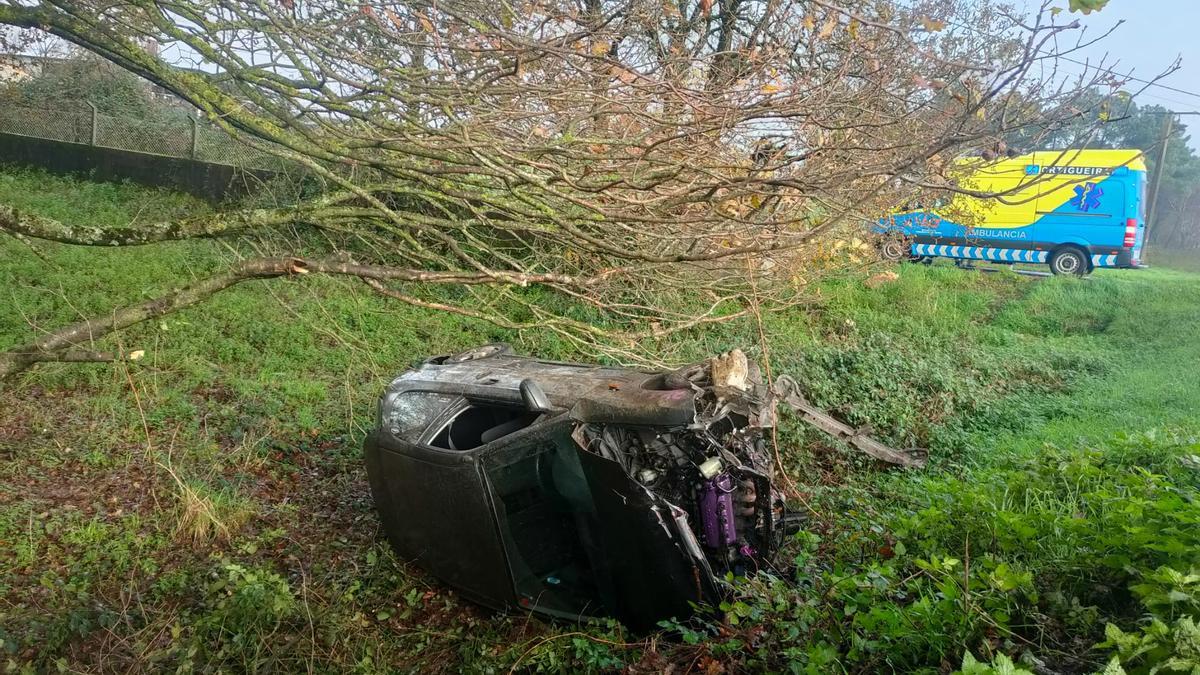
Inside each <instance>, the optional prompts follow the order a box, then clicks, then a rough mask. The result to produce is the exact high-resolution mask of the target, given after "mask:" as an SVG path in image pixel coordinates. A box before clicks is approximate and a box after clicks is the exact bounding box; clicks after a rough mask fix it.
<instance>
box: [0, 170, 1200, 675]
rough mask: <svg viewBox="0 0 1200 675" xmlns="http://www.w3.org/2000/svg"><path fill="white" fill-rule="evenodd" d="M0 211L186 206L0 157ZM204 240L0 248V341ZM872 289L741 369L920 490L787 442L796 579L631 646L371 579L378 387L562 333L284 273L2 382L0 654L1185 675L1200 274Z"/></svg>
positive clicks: (331, 663) (412, 577) (383, 550)
mask: <svg viewBox="0 0 1200 675" xmlns="http://www.w3.org/2000/svg"><path fill="white" fill-rule="evenodd" d="M0 202H5V203H14V204H16V205H18V206H19V207H22V208H29V209H32V210H35V211H38V212H41V213H45V214H46V215H50V216H54V217H58V218H63V219H70V220H84V219H87V220H90V221H92V222H101V223H103V222H111V223H125V222H129V221H131V220H143V219H154V220H158V219H160V218H162V217H166V216H169V215H170V214H172V213H181V212H187V211H190V210H194V209H201V208H204V207H203V206H201V205H199V204H197V203H194V202H192V201H191V200H188V199H186V198H183V197H180V196H178V195H174V194H169V193H163V192H155V191H150V190H146V189H142V188H137V187H132V186H124V185H119V186H113V185H100V184H93V183H88V182H86V181H79V180H71V179H62V178H54V177H50V176H47V175H44V174H40V173H35V172H27V171H16V170H8V171H4V172H0ZM236 253H237V250H236V244H229V243H225V242H219V241H198V242H184V243H177V244H169V245H159V246H153V247H146V248H127V249H90V248H81V247H72V246H64V245H56V244H47V243H42V242H35V243H33V244H28V243H26V242H22V241H19V240H17V239H14V238H12V237H6V236H3V235H0V293H2V294H3V297H2V298H0V349H3V348H8V347H12V346H15V345H18V344H21V343H24V342H27V341H28V340H30V339H31V338H32V337H34V336H36V335H37V334H38V332H39V331H43V330H49V329H52V328H54V327H57V326H61V325H63V324H66V323H69V322H72V321H75V320H78V319H80V318H82V317H86V316H91V315H95V314H97V313H100V312H104V311H107V310H109V309H111V308H112V307H114V306H116V305H120V304H125V303H131V302H136V301H139V300H142V299H145V298H149V297H153V296H154V295H155V294H157V293H161V292H164V291H166V290H169V289H170V288H172V287H173V286H176V285H179V284H181V283H185V282H186V281H187V280H188V279H190V278H193V277H196V276H202V275H204V274H206V273H209V272H211V271H214V270H216V269H219V268H220V267H221V265H222V264H224V263H225V262H228V260H230V259H231V257H232V256H234V255H236ZM900 272H901V276H900V278H899V279H898V280H897V281H895V282H892V283H889V284H885V285H883V286H881V287H880V288H878V289H874V290H872V289H869V288H867V287H866V286H864V285H863V283H862V278H860V277H846V278H841V279H832V280H829V281H827V282H825V283H823V284H822V286H821V289H820V291H821V292H820V295H819V296H818V301H817V302H816V303H815V304H814V306H812V307H811V308H809V309H806V310H803V311H800V310H796V311H794V312H791V313H789V314H786V315H775V316H768V317H767V319H766V326H765V329H766V333H767V335H768V337H769V344H770V348H771V356H772V362H773V363H772V365H773V370H774V372H787V373H790V374H792V375H793V376H795V377H796V378H797V380H799V381H800V382H801V383H802V385H803V387H804V389H805V394H806V395H807V396H808V397H809V398H810V399H811V400H813V401H814V402H815V403H817V404H819V405H822V406H825V407H827V408H829V409H831V410H833V411H835V412H836V413H837V414H838V415H840V416H841V417H843V418H844V419H846V420H847V421H849V422H850V423H852V424H856V425H858V424H870V425H872V426H873V427H874V428H875V429H876V430H877V433H878V434H879V435H880V436H882V437H884V438H885V439H886V440H888V441H890V442H892V443H895V444H899V445H906V446H912V445H919V446H923V447H926V448H928V449H929V451H930V454H931V457H932V462H931V466H930V468H929V469H927V470H925V471H922V472H908V473H897V472H881V471H879V470H877V468H876V467H871V466H868V465H867V464H866V463H865V462H864V461H863V460H862V459H861V458H860V457H857V456H855V455H853V454H851V453H849V452H848V451H846V450H845V449H844V448H840V447H838V446H836V445H834V444H831V443H829V442H828V441H827V440H825V439H823V438H820V437H817V436H816V435H814V434H812V433H810V432H807V431H805V430H803V429H801V428H800V427H798V426H797V425H795V424H793V423H790V422H785V424H784V426H783V428H782V433H781V434H780V440H781V444H782V447H781V451H782V454H783V457H784V460H785V462H786V464H787V466H788V468H789V470H790V472H791V473H792V475H793V477H794V478H795V480H797V481H798V482H799V483H800V485H801V486H802V488H803V491H804V495H803V500H801V501H800V502H798V504H797V508H800V509H802V510H805V511H807V512H808V513H809V523H810V525H809V527H808V530H807V531H806V532H803V533H801V535H800V536H798V537H797V538H796V540H795V541H794V542H792V543H791V544H790V545H789V548H788V552H787V557H788V561H789V562H791V563H794V574H793V575H792V577H791V578H788V579H786V580H785V579H772V578H769V577H761V576H760V577H758V578H756V579H752V580H741V581H738V582H736V585H737V588H736V593H735V597H734V598H732V599H731V600H730V602H729V603H726V604H725V605H723V606H722V607H719V608H712V609H711V611H708V612H706V613H704V614H702V615H701V616H700V618H699V619H697V620H696V621H693V622H689V623H688V624H686V625H668V626H664V628H663V630H662V631H661V632H660V633H658V634H655V635H652V636H635V635H631V634H629V633H627V632H625V631H624V629H623V628H621V627H620V626H619V625H615V624H611V625H592V626H582V627H581V626H573V625H567V624H558V625H555V624H548V623H544V622H542V621H540V620H537V619H534V618H531V617H528V616H524V615H520V614H510V615H497V614H494V613H491V612H488V611H485V610H482V609H480V608H477V607H475V606H473V605H471V604H470V603H467V602H465V601H462V600H460V599H459V598H457V597H456V595H455V594H454V593H453V592H451V591H449V590H447V589H446V588H445V587H443V586H441V585H439V584H438V583H437V582H436V581H434V580H432V579H430V578H429V577H427V576H425V575H423V574H422V573H420V572H418V571H416V570H415V569H412V568H410V567H408V566H406V565H404V564H401V563H399V562H398V561H397V560H396V559H395V558H394V557H393V556H392V554H391V553H390V551H389V549H388V547H387V546H386V544H385V543H384V542H383V540H382V538H381V534H380V532H379V528H378V524H377V522H376V520H375V517H374V514H373V511H372V505H371V501H370V496H369V494H368V491H367V487H366V481H365V475H364V471H363V467H362V464H361V461H360V449H359V444H360V442H361V439H362V437H363V436H364V434H365V433H366V430H367V428H368V426H369V425H370V424H371V419H372V415H373V405H374V400H375V397H376V396H377V394H378V392H379V390H380V389H381V387H382V386H383V385H384V383H385V382H386V381H387V380H388V379H389V378H390V377H392V376H393V375H395V374H396V373H398V372H399V371H400V370H402V369H403V368H405V367H406V366H407V365H408V364H409V363H411V362H413V361H414V360H416V359H419V358H421V357H423V356H425V355H428V354H433V353H443V352H447V351H456V350H460V349H462V348H465V347H468V346H472V345H475V344H478V343H482V342H490V341H497V340H503V341H508V342H510V343H512V344H513V345H514V346H515V347H516V348H517V349H518V350H519V351H521V352H525V353H532V354H538V355H540V356H545V357H551V358H581V357H583V356H584V355H580V354H578V353H574V352H573V351H571V347H570V346H569V345H567V344H565V343H563V342H560V341H556V340H554V339H553V338H548V337H547V336H546V335H544V334H541V333H539V332H537V331H529V332H511V331H505V330H501V329H498V328H496V327H494V326H491V325H489V324H484V323H479V322H472V321H467V320H464V319H462V318H460V317H457V316H449V315H444V314H439V313H436V312H432V311H428V310H421V309H414V308H412V307H407V306H403V305H399V304H397V303H395V302H394V301H389V300H386V299H383V298H380V297H378V296H376V295H374V294H372V293H371V292H370V291H369V289H366V288H365V287H363V286H362V285H361V284H354V283H350V282H348V281H344V280H337V279H329V278H298V279H281V280H274V281H255V282H248V283H246V284H242V285H240V286H237V287H235V288H233V289H231V290H229V291H226V292H224V293H222V294H220V295H219V296H217V297H215V298H214V299H212V300H211V301H209V302H206V303H203V304H201V305H197V306H195V307H192V308H190V309H188V310H186V311H183V312H181V313H178V314H175V315H171V316H168V317H166V318H165V320H163V321H157V322H152V323H146V324H142V325H139V326H137V327H135V328H133V329H131V330H128V331H126V332H124V333H123V334H121V335H120V336H119V337H113V338H109V339H107V340H105V341H104V342H103V343H102V345H101V346H104V347H109V348H116V347H120V348H123V349H126V350H132V349H143V350H145V351H146V356H145V358H144V359H142V360H140V361H138V362H135V363H129V364H43V365H40V366H38V367H37V368H36V369H34V370H31V371H29V372H27V373H25V374H22V375H20V376H19V377H18V378H16V379H15V380H14V381H12V382H10V383H8V385H7V386H6V387H5V388H4V389H3V390H0V457H2V458H3V459H4V461H3V463H0V667H2V668H4V669H6V671H17V672H20V671H30V672H38V671H45V670H53V669H55V668H61V669H65V670H69V671H100V670H131V669H134V670H167V669H170V670H179V671H181V672H188V671H191V670H203V671H221V670H223V671H230V672H232V671H243V670H285V671H292V670H320V671H330V670H338V671H341V670H354V671H361V672H393V671H408V670H420V671H443V670H444V671H458V670H460V669H466V670H472V671H485V672H494V671H507V670H511V669H515V670H545V671H559V670H580V669H582V670H615V669H621V668H627V669H629V670H631V671H635V672H649V671H655V672H657V671H661V670H663V669H665V668H667V667H668V666H672V667H674V668H675V669H676V670H689V669H691V670H706V671H711V672H720V669H722V668H724V669H726V670H739V669H742V670H747V669H749V670H776V671H790V672H812V673H825V672H880V671H884V672H891V671H900V672H914V671H924V672H930V673H933V672H949V671H952V670H956V669H959V668H963V669H964V670H965V671H966V672H981V673H982V672H1005V671H1004V669H1005V668H1006V667H1007V666H1006V663H1007V659H1009V658H1011V659H1013V660H1016V661H1017V662H1018V666H1019V667H1022V668H1026V669H1028V670H1031V671H1033V670H1037V669H1038V668H1049V669H1053V670H1056V671H1059V672H1090V671H1093V670H1097V669H1103V668H1104V666H1105V665H1106V664H1107V663H1109V661H1110V659H1112V658H1113V657H1114V656H1115V657H1117V658H1118V659H1119V660H1120V661H1121V662H1122V663H1123V664H1124V667H1125V668H1126V669H1127V671H1128V672H1131V673H1133V672H1146V671H1148V669H1149V668H1150V667H1152V666H1153V665H1155V664H1159V665H1161V664H1164V663H1171V664H1173V666H1174V667H1176V668H1177V670H1179V671H1182V672H1188V671H1189V670H1190V668H1191V667H1193V666H1195V665H1196V664H1197V663H1200V648H1198V647H1197V645H1200V631H1197V629H1196V627H1195V624H1194V623H1191V617H1194V616H1197V615H1200V576H1196V574H1197V573H1200V500H1198V499H1197V498H1198V496H1200V495H1198V491H1200V445H1198V444H1197V441H1196V438H1197V434H1200V377H1197V376H1196V364H1197V363H1200V275H1197V274H1193V273H1189V272H1184V271H1175V270H1173V269H1169V268H1166V267H1157V266H1156V267H1155V268H1154V269H1152V270H1144V271H1136V272H1126V271H1104V272H1100V273H1097V274H1095V275H1094V276H1093V277H1092V278H1090V279H1085V280H1076V279H1030V278H1024V277H1018V276H1015V275H1011V274H981V273H974V272H965V271H961V270H957V269H954V268H952V267H949V266H942V265H935V266H933V267H924V266H906V267H903V268H901V269H900ZM733 347H743V348H746V349H747V351H749V352H751V353H752V354H759V353H760V345H759V341H758V337H757V332H756V329H755V328H754V327H753V325H750V324H730V325H725V326H721V327H719V328H717V329H714V330H710V331H706V332H704V333H696V334H691V335H685V336H681V337H679V338H676V339H673V340H672V341H671V342H670V343H662V344H653V345H646V348H647V349H652V350H655V351H656V352H657V353H661V354H666V355H668V357H669V359H670V360H672V361H686V360H688V359H694V358H700V357H703V356H706V355H708V354H711V353H715V352H719V351H724V350H728V349H730V348H733ZM1098 645H1101V646H1098ZM1171 659H1174V661H1172V660H1171ZM1189 659H1190V661H1189ZM975 661H978V663H975V665H971V664H972V663H974V662H975ZM964 663H965V664H966V666H964ZM1112 672H1117V671H1115V670H1114V671H1112ZM1160 672H1170V671H1160Z"/></svg>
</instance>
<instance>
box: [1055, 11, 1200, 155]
mask: <svg viewBox="0 0 1200 675" xmlns="http://www.w3.org/2000/svg"><path fill="white" fill-rule="evenodd" d="M1060 2H1061V4H1062V6H1064V7H1065V6H1066V4H1067V0H1060ZM1064 15H1065V14H1064ZM1064 15H1060V18H1061V16H1064ZM1075 16H1076V17H1078V18H1079V20H1080V23H1082V24H1083V25H1084V26H1086V27H1087V32H1088V34H1089V35H1099V34H1101V33H1103V32H1104V31H1105V30H1108V29H1109V28H1111V27H1112V26H1114V25H1115V24H1117V22H1119V21H1123V23H1122V24H1121V25H1120V26H1119V27H1117V29H1116V31H1115V32H1114V33H1113V34H1112V35H1111V36H1109V37H1108V38H1107V39H1105V40H1103V41H1102V42H1101V43H1099V44H1097V45H1093V46H1092V47H1089V48H1088V49H1087V50H1086V51H1085V52H1084V53H1082V54H1081V55H1079V56H1081V57H1083V58H1078V60H1080V61H1084V60H1091V61H1098V60H1099V59H1100V58H1101V57H1103V56H1105V54H1107V55H1108V61H1109V63H1110V64H1111V63H1113V62H1114V61H1115V63H1116V66H1115V67H1114V69H1115V70H1117V71H1120V72H1121V73H1128V72H1129V71H1130V69H1132V70H1133V76H1134V77H1140V78H1142V79H1145V80H1150V79H1154V77H1155V76H1156V75H1158V74H1159V73H1161V72H1162V71H1163V70H1164V69H1166V68H1167V67H1169V66H1170V65H1171V63H1172V62H1173V61H1174V60H1175V59H1176V58H1177V57H1179V58H1181V59H1182V66H1181V67H1180V69H1179V70H1178V71H1176V72H1175V73H1173V74H1171V75H1169V76H1168V77H1166V78H1165V79H1164V80H1162V81H1161V83H1162V84H1164V85H1166V86H1168V87H1173V88H1175V89H1181V90H1183V91H1185V92H1195V93H1182V92H1180V91H1171V90H1169V89H1165V88H1163V87H1150V88H1149V89H1147V90H1146V92H1145V93H1143V94H1141V95H1140V96H1139V97H1138V99H1137V100H1138V103H1140V104H1145V105H1162V106H1165V107H1167V108H1169V109H1171V110H1176V111H1184V110H1200V0H1109V3H1108V6H1106V7H1105V8H1104V9H1103V10H1102V11H1099V12H1094V13H1092V14H1090V15H1088V16H1082V15H1078V14H1076V15H1075ZM1067 65H1068V66H1071V65H1073V64H1067ZM1074 67H1075V68H1077V70H1078V71H1082V70H1083V66H1074ZM1136 84H1137V83H1131V87H1133V86H1136ZM1181 121H1182V122H1183V123H1184V124H1187V125H1188V127H1189V132H1190V135H1191V146H1192V147H1193V148H1197V149H1200V117H1183V118H1181Z"/></svg>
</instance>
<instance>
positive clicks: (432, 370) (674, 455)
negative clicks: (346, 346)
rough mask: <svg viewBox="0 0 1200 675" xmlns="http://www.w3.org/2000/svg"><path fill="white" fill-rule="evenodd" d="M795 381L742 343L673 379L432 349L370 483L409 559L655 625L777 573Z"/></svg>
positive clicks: (498, 593) (392, 422) (535, 605)
mask: <svg viewBox="0 0 1200 675" xmlns="http://www.w3.org/2000/svg"><path fill="white" fill-rule="evenodd" d="M781 380H784V382H783V383H782V385H783V386H779V387H776V388H775V389H774V390H768V389H767V388H766V387H765V386H764V385H763V384H762V382H761V379H760V378H759V377H758V373H757V368H756V367H755V366H754V364H752V363H750V362H748V361H747V360H746V358H745V356H744V355H742V354H741V352H737V351H735V352H732V353H730V354H726V355H722V356H721V357H717V358H714V359H711V360H709V361H707V362H705V363H703V364H699V365H695V366H691V367H688V368H684V369H681V370H677V371H671V372H652V371H639V370H630V369H624V368H610V367H601V366H595V365H582V364H573V363H560V362H551V361H540V360H537V359H532V358H525V357H519V356H516V355H514V354H513V353H512V352H511V350H510V349H509V348H508V347H507V346H505V345H485V346H483V347H480V348H477V349H473V350H470V351H467V352H463V353H461V354H456V355H447V356H437V357H433V358H430V359H427V360H426V361H424V362H423V363H421V364H420V365H419V366H417V367H415V368H413V369H411V370H408V371H407V372H405V373H403V374H401V375H400V376H399V377H398V378H396V379H395V380H394V381H393V382H392V383H391V384H390V385H389V386H388V388H387V390H386V391H385V393H384V395H383V397H382V399H381V401H380V406H379V420H378V427H377V428H376V429H375V430H374V431H373V432H372V433H371V434H370V435H369V437H368V438H367V440H366V460H367V472H368V476H369V478H370V483H371V491H372V494H373V496H374V499H375V504H376V507H377V509H378V511H379V516H380V519H381V521H382V523H383V527H384V530H385V532H386V533H387V536H388V538H389V540H390V541H391V543H392V545H393V547H394V548H395V549H396V551H397V553H398V554H399V555H400V556H401V557H402V558H403V559H405V560H408V561H411V562H415V563H416V564H418V565H420V566H421V567H424V568H425V569H427V570H428V571H429V572H430V573H432V574H433V575H434V576H437V577H439V578H440V579H442V580H444V581H445V582H446V583H448V584H450V585H452V586H454V587H455V588H457V589H458V590H459V591H460V592H462V593H463V595H465V596H467V597H469V598H471V599H473V600H475V601H477V602H479V603H481V604H484V605H487V606H491V607H496V608H505V607H522V608H526V609H529V610H532V611H535V612H538V613H541V614H544V615H549V616H555V617H562V618H569V619H579V618H586V617H599V616H612V617H616V618H618V619H620V620H621V621H623V622H624V623H626V624H627V625H629V626H630V627H632V628H634V629H643V628H649V627H652V626H654V625H655V624H656V622H658V621H659V620H661V619H664V618H668V617H684V616H686V615H688V614H689V613H690V612H691V611H692V608H693V606H694V603H715V602H717V601H719V600H720V597H721V584H722V582H721V581H720V580H721V579H722V578H723V577H724V576H725V573H726V572H732V573H734V574H738V575H743V574H749V573H753V572H755V571H758V570H762V569H770V568H771V565H772V556H773V554H774V553H775V551H776V550H777V548H778V547H779V545H780V543H781V539H782V537H783V536H784V535H785V533H786V532H787V531H788V530H789V529H791V528H792V527H793V522H792V519H791V518H790V517H789V516H788V515H787V512H786V509H785V505H784V501H783V499H782V496H781V495H780V494H779V492H778V490H777V489H776V488H775V487H774V485H773V482H772V466H773V465H772V461H771V458H770V456H769V452H768V450H767V447H766V444H765V442H764V433H763V431H764V429H769V428H770V427H771V426H772V425H773V424H774V413H775V407H776V403H777V402H778V401H779V400H784V401H788V402H789V403H791V404H792V405H793V407H796V406H797V404H800V405H801V406H806V405H807V404H806V403H804V402H803V400H802V398H801V397H799V395H798V393H796V392H795V391H794V387H793V386H791V385H792V384H793V383H790V382H788V381H786V379H785V378H781ZM776 384H777V385H778V384H780V382H777V383H776ZM797 409H798V410H800V412H801V415H802V418H805V419H809V421H810V422H812V423H814V424H817V426H820V427H822V428H825V430H826V431H829V432H830V433H835V434H838V435H841V436H842V437H843V438H844V439H846V440H848V441H849V442H851V443H852V444H855V445H858V446H860V447H861V448H862V449H864V450H866V451H867V452H871V454H875V455H876V456H878V457H880V458H881V459H887V460H889V461H896V462H898V463H902V464H905V463H908V464H912V463H916V462H917V460H910V458H909V457H908V456H907V455H904V454H903V453H897V451H893V450H891V449H890V448H887V447H886V446H882V445H881V444H878V443H877V442H875V441H873V440H870V439H869V438H867V437H865V436H862V435H861V434H858V433H857V432H855V431H854V430H851V429H849V428H846V427H844V425H841V424H840V423H838V422H837V421H836V420H832V418H828V417H825V419H822V420H816V419H811V418H812V417H813V416H816V417H821V416H822V413H820V412H819V411H807V412H806V411H805V410H804V409H803V408H797ZM872 444H874V445H872ZM876 446H878V447H876ZM877 453H882V454H877ZM888 453H896V454H895V456H893V457H889V456H887V454H888Z"/></svg>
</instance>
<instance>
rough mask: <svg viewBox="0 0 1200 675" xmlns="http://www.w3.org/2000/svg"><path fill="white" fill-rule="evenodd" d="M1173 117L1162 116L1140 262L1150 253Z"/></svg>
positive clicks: (1170, 115) (1168, 115)
mask: <svg viewBox="0 0 1200 675" xmlns="http://www.w3.org/2000/svg"><path fill="white" fill-rule="evenodd" d="M1174 120H1175V116H1174V115H1172V114H1170V113H1167V114H1166V115H1163V127H1162V141H1161V142H1160V144H1159V148H1158V162H1157V163H1155V165H1154V187H1153V188H1152V189H1151V190H1150V204H1149V205H1148V206H1147V207H1146V232H1145V234H1144V235H1143V241H1142V260H1143V261H1144V260H1145V259H1146V258H1147V255H1146V254H1147V253H1148V252H1149V251H1150V226H1151V225H1152V224H1154V216H1155V214H1157V213H1158V188H1159V186H1160V185H1162V175H1163V173H1164V169H1166V163H1167V141H1168V140H1169V139H1170V138H1171V124H1172V123H1173V122H1174Z"/></svg>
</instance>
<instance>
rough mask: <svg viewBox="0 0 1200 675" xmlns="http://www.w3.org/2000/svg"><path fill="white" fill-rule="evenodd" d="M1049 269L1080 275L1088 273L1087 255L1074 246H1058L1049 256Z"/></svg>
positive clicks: (1059, 272) (1054, 271) (1056, 272)
mask: <svg viewBox="0 0 1200 675" xmlns="http://www.w3.org/2000/svg"><path fill="white" fill-rule="evenodd" d="M1050 271H1051V272H1053V273H1055V274H1071V275H1074V276H1077V277H1081V276H1083V275H1085V274H1087V273H1088V265H1087V257H1086V256H1084V254H1083V251H1080V250H1079V249H1077V248H1075V247H1072V246H1068V247H1065V248H1060V249H1058V250H1057V251H1055V252H1054V254H1053V255H1051V256H1050Z"/></svg>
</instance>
